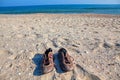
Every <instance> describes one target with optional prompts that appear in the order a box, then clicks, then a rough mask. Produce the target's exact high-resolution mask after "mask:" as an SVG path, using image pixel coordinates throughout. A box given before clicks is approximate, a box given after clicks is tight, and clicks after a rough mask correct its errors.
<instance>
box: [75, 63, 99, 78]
mask: <svg viewBox="0 0 120 80" xmlns="http://www.w3.org/2000/svg"><path fill="white" fill-rule="evenodd" d="M73 73H74V78H75V80H101V79H100V78H99V77H98V76H96V75H94V74H91V73H89V72H88V71H86V70H85V69H84V68H83V67H81V66H80V65H79V64H76V67H75V69H74V71H73Z"/></svg>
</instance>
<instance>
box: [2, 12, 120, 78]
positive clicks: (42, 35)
mask: <svg viewBox="0 0 120 80" xmlns="http://www.w3.org/2000/svg"><path fill="white" fill-rule="evenodd" d="M49 47H50V48H52V49H53V51H54V56H55V61H54V62H55V68H54V70H53V71H52V72H50V73H48V74H41V65H40V64H41V59H42V54H43V53H44V52H45V50H46V49H47V48H49ZM61 47H64V48H66V49H67V50H68V52H69V54H70V55H71V56H72V57H73V58H74V70H73V71H70V72H62V71H61V69H60V66H59V62H58V60H57V58H56V54H57V51H58V50H59V49H60V48H61ZM0 80H120V15H98V14H24V15H23V14H21V15H2V14H1V15H0Z"/></svg>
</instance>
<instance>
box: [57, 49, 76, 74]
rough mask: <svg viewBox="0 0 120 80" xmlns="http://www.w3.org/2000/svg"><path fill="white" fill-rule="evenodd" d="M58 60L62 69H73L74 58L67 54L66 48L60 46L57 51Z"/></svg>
mask: <svg viewBox="0 0 120 80" xmlns="http://www.w3.org/2000/svg"><path fill="white" fill-rule="evenodd" d="M58 60H59V63H60V67H61V69H62V70H63V71H65V72H67V71H71V70H73V60H74V59H73V58H72V57H71V56H70V55H69V54H68V52H67V50H66V49H64V48H61V49H60V50H59V51H58Z"/></svg>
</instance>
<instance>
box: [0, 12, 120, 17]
mask: <svg viewBox="0 0 120 80" xmlns="http://www.w3.org/2000/svg"><path fill="white" fill-rule="evenodd" d="M31 15H32V16H41V15H46V16H81V17H105V18H111V17H120V15H114V14H61V13H60V14H54V13H52V14H49V13H32V14H0V17H1V16H31Z"/></svg>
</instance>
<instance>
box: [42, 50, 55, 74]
mask: <svg viewBox="0 0 120 80" xmlns="http://www.w3.org/2000/svg"><path fill="white" fill-rule="evenodd" d="M42 68H43V74H46V73H49V72H51V71H52V70H53V69H54V61H53V52H52V49H51V48H49V49H47V50H46V51H45V53H44V55H43V64H42Z"/></svg>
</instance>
